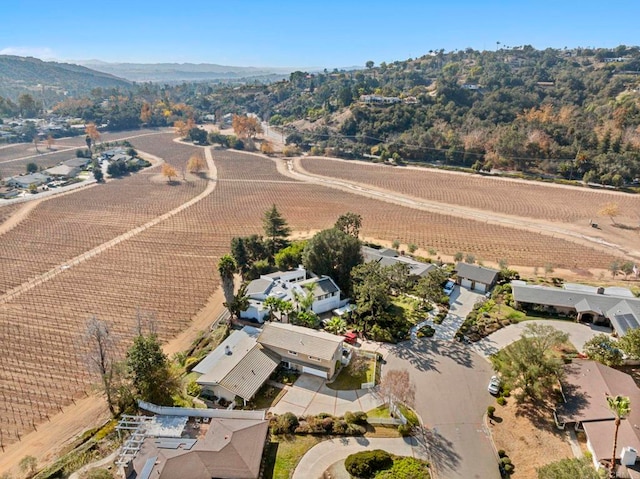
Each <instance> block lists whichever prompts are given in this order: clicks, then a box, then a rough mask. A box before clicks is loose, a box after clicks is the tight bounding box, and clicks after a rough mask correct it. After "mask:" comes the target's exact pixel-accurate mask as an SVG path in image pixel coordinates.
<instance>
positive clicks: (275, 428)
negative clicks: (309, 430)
mask: <svg viewBox="0 0 640 479" xmlns="http://www.w3.org/2000/svg"><path fill="white" fill-rule="evenodd" d="M298 424H299V422H298V418H297V417H296V415H295V414H293V413H290V412H286V413H284V414H282V415H280V416H276V417H274V418H273V419H272V420H271V432H272V433H273V434H291V433H292V432H294V430H295V429H296V427H297V426H298Z"/></svg>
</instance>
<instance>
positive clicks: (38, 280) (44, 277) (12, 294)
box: [0, 148, 217, 304]
mask: <svg viewBox="0 0 640 479" xmlns="http://www.w3.org/2000/svg"><path fill="white" fill-rule="evenodd" d="M205 159H206V161H207V166H208V167H209V175H208V179H209V181H208V183H207V187H206V188H205V189H204V191H202V193H200V194H199V195H198V196H195V197H193V198H191V199H190V200H189V201H187V202H186V203H183V204H181V205H180V206H178V207H177V208H174V209H172V210H171V211H168V212H167V213H164V214H162V215H160V216H156V217H155V218H153V219H152V220H150V221H147V222H146V223H145V224H143V225H140V226H138V227H136V228H134V229H132V230H129V231H127V232H125V233H123V234H121V235H119V236H116V237H115V238H113V239H111V240H109V241H107V242H106V243H102V244H101V245H98V246H96V247H95V248H93V249H91V250H89V251H85V252H84V253H82V254H80V255H78V256H76V257H75V258H72V259H70V260H68V261H66V262H64V263H62V264H59V265H58V266H56V267H55V268H53V269H50V270H49V271H47V272H46V273H42V274H40V275H38V276H36V277H35V278H33V279H31V280H29V281H27V282H25V283H22V284H21V285H19V286H16V287H15V288H13V289H10V290H9V291H7V292H6V293H5V294H3V295H2V296H0V304H4V303H6V302H8V301H11V300H13V299H15V298H16V297H18V296H20V295H21V294H23V293H25V292H27V291H30V290H31V289H33V288H35V287H36V286H38V285H40V284H42V283H44V282H46V281H49V280H51V279H53V278H55V277H56V276H57V275H59V274H62V273H64V272H65V271H66V270H68V269H70V268H72V267H74V266H77V265H79V264H80V263H83V262H85V261H87V260H89V259H91V258H93V257H94V256H97V255H99V254H100V253H102V252H104V251H106V250H108V249H109V248H113V247H114V246H116V245H118V244H120V243H122V242H123V241H126V240H128V239H130V238H133V237H134V236H136V235H138V234H140V233H142V232H143V231H146V230H148V229H149V228H151V227H153V226H155V225H157V224H158V223H161V222H163V221H165V220H167V219H169V218H171V217H172V216H175V215H177V214H178V213H180V212H181V211H184V210H185V209H187V208H189V207H190V206H193V205H194V204H196V203H198V202H199V201H201V200H202V199H204V198H206V197H207V196H209V195H210V194H211V193H212V192H213V190H214V189H215V187H216V181H215V178H216V177H217V172H216V167H215V164H214V163H213V157H212V156H211V150H210V149H209V148H205Z"/></svg>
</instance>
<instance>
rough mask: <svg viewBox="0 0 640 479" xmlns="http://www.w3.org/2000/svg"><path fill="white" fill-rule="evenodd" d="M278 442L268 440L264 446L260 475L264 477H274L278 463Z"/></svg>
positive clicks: (270, 478)
mask: <svg viewBox="0 0 640 479" xmlns="http://www.w3.org/2000/svg"><path fill="white" fill-rule="evenodd" d="M279 445H280V443H278V442H268V443H267V444H266V446H265V447H264V453H263V454H262V475H261V476H260V477H262V478H264V479H272V478H273V469H274V468H275V465H276V456H277V455H278V447H279Z"/></svg>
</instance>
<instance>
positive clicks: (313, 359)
mask: <svg viewBox="0 0 640 479" xmlns="http://www.w3.org/2000/svg"><path fill="white" fill-rule="evenodd" d="M309 359H311V360H312V361H318V362H320V361H322V359H320V358H316V357H313V356H309Z"/></svg>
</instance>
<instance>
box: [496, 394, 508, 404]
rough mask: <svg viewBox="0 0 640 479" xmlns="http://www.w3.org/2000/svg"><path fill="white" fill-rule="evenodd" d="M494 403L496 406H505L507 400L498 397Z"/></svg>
mask: <svg viewBox="0 0 640 479" xmlns="http://www.w3.org/2000/svg"><path fill="white" fill-rule="evenodd" d="M496 402H497V403H498V404H500V406H504V405H505V404H507V400H506V399H505V398H504V397H502V396H500V397H499V398H498V399H496Z"/></svg>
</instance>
